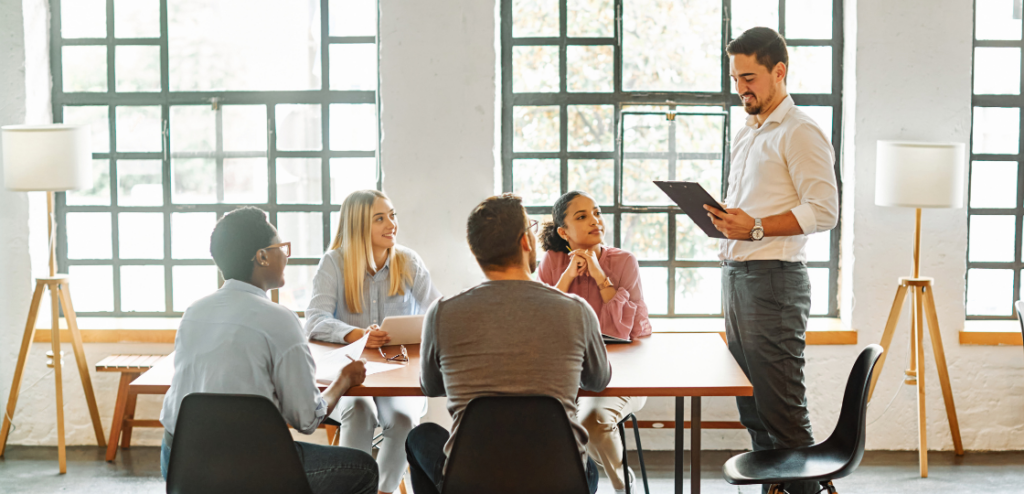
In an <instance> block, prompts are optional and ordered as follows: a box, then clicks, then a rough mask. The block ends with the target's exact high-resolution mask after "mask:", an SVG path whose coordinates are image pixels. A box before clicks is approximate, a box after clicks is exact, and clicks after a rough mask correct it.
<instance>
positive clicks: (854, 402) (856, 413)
mask: <svg viewBox="0 0 1024 494" xmlns="http://www.w3.org/2000/svg"><path fill="white" fill-rule="evenodd" d="M882 352H883V350H882V347H881V346H879V345H868V346H866V347H864V350H861V352H860V355H859V356H858V357H857V361H856V362H855V363H854V364H853V369H852V370H850V378H849V379H847V381H846V391H845V392H844V393H843V408H842V409H841V410H840V411H839V421H838V422H837V423H836V428H835V430H834V431H833V432H832V435H831V436H829V438H828V439H826V440H825V441H824V442H823V443H822V444H821V446H822V449H824V450H826V451H829V452H830V453H831V454H832V455H834V456H835V457H836V458H841V459H842V460H844V461H845V466H844V467H843V468H842V469H841V470H840V471H839V472H837V473H836V474H835V475H834V478H842V477H845V476H847V475H849V474H851V473H853V471H854V470H856V469H857V466H858V465H860V460H861V459H862V458H863V457H864V439H865V436H866V433H865V428H866V423H865V422H866V421H865V419H866V418H867V408H868V391H870V389H871V374H872V373H873V372H874V369H875V363H876V362H878V358H879V357H881V356H882Z"/></svg>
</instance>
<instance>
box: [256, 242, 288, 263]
mask: <svg viewBox="0 0 1024 494" xmlns="http://www.w3.org/2000/svg"><path fill="white" fill-rule="evenodd" d="M275 248H280V249H281V252H284V256H285V257H291V256H292V243H291V242H281V243H279V244H274V245H268V246H266V247H264V248H262V249H260V250H258V251H256V255H255V256H252V259H249V260H250V261H255V260H256V256H259V255H260V251H262V250H269V249H275Z"/></svg>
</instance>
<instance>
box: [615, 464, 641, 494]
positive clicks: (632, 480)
mask: <svg viewBox="0 0 1024 494" xmlns="http://www.w3.org/2000/svg"><path fill="white" fill-rule="evenodd" d="M626 470H627V471H628V472H627V473H628V474H629V475H628V476H629V492H631V493H633V494H637V492H636V482H635V480H636V475H633V469H632V468H627V469H626ZM614 491H615V494H626V489H625V488H623V489H614Z"/></svg>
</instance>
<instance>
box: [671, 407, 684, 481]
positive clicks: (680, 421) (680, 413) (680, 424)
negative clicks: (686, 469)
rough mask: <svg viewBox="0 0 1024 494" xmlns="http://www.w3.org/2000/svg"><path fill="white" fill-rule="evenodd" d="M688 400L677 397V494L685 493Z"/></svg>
mask: <svg viewBox="0 0 1024 494" xmlns="http://www.w3.org/2000/svg"><path fill="white" fill-rule="evenodd" d="M685 422H686V401H685V398H683V397H682V396H677V397H676V456H675V460H674V462H675V467H676V475H675V487H676V488H675V494H683V448H684V447H685V446H686V445H685V444H683V443H684V440H683V434H684V433H685V432H686V426H685Z"/></svg>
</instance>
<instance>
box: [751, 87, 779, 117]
mask: <svg viewBox="0 0 1024 494" xmlns="http://www.w3.org/2000/svg"><path fill="white" fill-rule="evenodd" d="M776 92H777V91H776V90H775V86H772V87H771V89H769V90H768V98H767V99H765V100H763V101H762V100H761V99H760V98H757V95H754V98H755V99H754V101H755V102H756V106H755V105H754V103H751V104H747V103H746V102H744V103H743V109H744V110H746V112H747V115H760V114H761V112H763V111H764V110H765V108H764V107H765V105H767V104H769V103H771V102H772V101H775V93H776ZM751 94H753V93H751Z"/></svg>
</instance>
